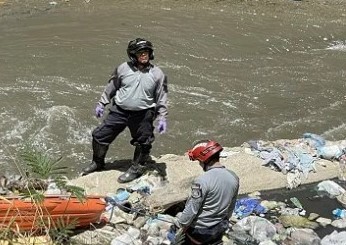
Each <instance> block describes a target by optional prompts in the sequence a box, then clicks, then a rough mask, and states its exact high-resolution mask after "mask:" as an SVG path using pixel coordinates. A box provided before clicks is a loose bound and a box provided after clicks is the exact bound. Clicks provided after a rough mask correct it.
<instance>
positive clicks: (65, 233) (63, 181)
mask: <svg viewBox="0 0 346 245" xmlns="http://www.w3.org/2000/svg"><path fill="white" fill-rule="evenodd" d="M19 158H20V159H21V160H22V161H23V162H21V163H20V164H17V168H18V170H19V173H20V175H21V176H22V178H20V181H18V182H17V183H16V184H14V185H13V186H10V188H11V191H12V192H13V193H16V195H18V196H20V198H23V199H27V200H30V201H31V202H32V204H33V207H35V208H36V211H35V217H31V218H32V219H33V220H34V221H35V229H34V227H33V229H32V232H29V233H28V232H26V233H25V234H23V233H22V232H20V231H19V229H17V228H16V226H15V223H14V220H15V218H16V216H18V215H13V209H12V211H11V212H12V213H10V210H8V212H7V214H6V218H10V221H9V222H6V223H5V222H3V223H1V222H0V244H3V242H4V241H6V243H4V244H19V243H18V241H19V240H21V241H22V240H23V239H24V238H32V237H33V236H34V235H36V234H37V233H38V234H40V235H42V234H43V235H45V236H46V237H47V236H48V237H50V239H51V240H52V241H54V244H67V243H68V239H69V237H70V236H71V234H73V229H74V228H75V225H76V220H69V221H68V222H67V221H66V220H64V219H63V218H59V219H58V221H56V222H55V223H54V224H53V223H52V222H51V219H50V218H49V215H48V217H47V213H48V214H49V211H48V210H46V207H45V206H44V205H41V204H42V202H43V201H44V198H45V191H46V190H47V188H49V186H50V185H51V184H53V185H54V186H55V187H56V188H57V189H58V190H60V191H61V192H62V193H63V194H64V195H66V198H70V197H72V196H73V197H76V198H77V199H78V200H79V201H80V202H84V201H85V198H86V197H85V194H84V192H85V191H84V189H83V188H81V187H78V186H73V185H68V184H67V183H68V179H67V178H66V177H65V174H66V173H67V168H66V167H61V166H59V163H60V160H61V158H58V159H53V158H52V157H51V156H49V155H48V154H46V153H45V152H44V151H42V150H40V149H38V148H37V147H34V146H32V144H29V143H28V144H25V145H24V147H23V148H22V150H21V151H20V155H19ZM7 198H8V199H7ZM0 201H1V202H3V203H5V204H6V203H9V204H10V203H11V198H10V197H3V196H0ZM12 208H13V207H12ZM24 240H25V239H24ZM20 244H43V243H33V242H32V239H29V240H28V243H25V242H24V243H23V241H22V242H21V243H20Z"/></svg>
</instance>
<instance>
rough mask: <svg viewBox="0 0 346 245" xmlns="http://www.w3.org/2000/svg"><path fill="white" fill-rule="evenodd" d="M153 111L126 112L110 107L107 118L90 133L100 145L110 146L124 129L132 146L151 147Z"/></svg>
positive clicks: (116, 107) (152, 139)
mask: <svg viewBox="0 0 346 245" xmlns="http://www.w3.org/2000/svg"><path fill="white" fill-rule="evenodd" d="M154 119H155V110H154V109H146V110H141V111H127V110H123V109H121V108H120V107H119V106H116V105H114V106H112V107H111V109H110V112H109V114H108V116H107V117H106V118H105V120H104V121H103V122H102V123H101V124H100V125H99V126H98V127H97V128H95V130H94V131H93V133H92V136H93V139H94V140H95V141H96V142H97V143H99V144H101V145H109V144H111V143H112V142H113V141H114V140H115V139H116V137H117V136H118V135H119V134H120V133H121V132H122V131H124V129H125V128H126V127H128V128H129V130H130V133H131V137H132V140H131V142H130V143H131V144H132V145H138V144H140V145H151V144H152V142H154V139H155V138H154V126H153V121H154Z"/></svg>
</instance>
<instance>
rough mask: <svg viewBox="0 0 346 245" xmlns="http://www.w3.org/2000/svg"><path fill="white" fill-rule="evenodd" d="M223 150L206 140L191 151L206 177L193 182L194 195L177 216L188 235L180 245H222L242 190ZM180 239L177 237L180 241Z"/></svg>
mask: <svg viewBox="0 0 346 245" xmlns="http://www.w3.org/2000/svg"><path fill="white" fill-rule="evenodd" d="M222 149H223V148H222V146H221V145H220V144H219V143H217V142H215V141H212V140H203V141H199V142H197V143H196V144H195V146H194V147H193V148H192V149H191V150H189V151H188V155H189V157H190V160H192V161H195V160H197V161H199V165H200V166H201V167H202V168H203V171H204V174H202V175H201V176H199V177H198V178H197V179H196V180H195V181H194V182H193V184H192V187H191V195H190V197H189V198H188V200H187V202H186V204H185V208H184V210H183V212H182V213H181V215H179V216H178V217H177V218H178V219H177V221H178V225H179V226H180V227H181V231H182V232H183V233H184V234H183V236H182V237H185V238H184V241H183V243H179V244H218V243H221V242H222V236H223V234H224V232H225V231H226V229H227V228H228V225H229V219H230V217H231V216H232V213H233V209H234V207H235V203H236V200H237V195H238V189H239V178H238V176H237V175H236V174H235V173H234V172H233V171H231V170H228V169H226V168H225V166H223V165H222V164H221V163H220V152H221V151H222ZM180 239H181V237H180ZM180 239H179V238H178V237H177V240H180ZM180 242H181V240H180Z"/></svg>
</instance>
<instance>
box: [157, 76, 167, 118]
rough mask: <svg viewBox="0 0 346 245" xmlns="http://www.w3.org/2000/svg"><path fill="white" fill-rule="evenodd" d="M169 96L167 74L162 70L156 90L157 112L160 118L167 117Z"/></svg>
mask: <svg viewBox="0 0 346 245" xmlns="http://www.w3.org/2000/svg"><path fill="white" fill-rule="evenodd" d="M167 97H168V83H167V76H166V75H164V74H163V73H162V72H161V74H160V76H159V79H158V84H157V86H156V91H155V102H156V113H157V114H158V116H159V119H166V117H167V114H168V111H167V100H168V99H167Z"/></svg>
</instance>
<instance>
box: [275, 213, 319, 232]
mask: <svg viewBox="0 0 346 245" xmlns="http://www.w3.org/2000/svg"><path fill="white" fill-rule="evenodd" d="M279 220H280V222H281V223H282V225H283V226H284V227H286V228H287V227H296V228H310V229H316V228H317V227H318V223H316V222H313V221H310V220H308V219H307V218H305V217H301V216H298V215H281V216H280V217H279Z"/></svg>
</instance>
